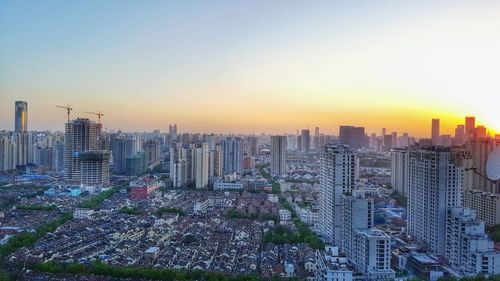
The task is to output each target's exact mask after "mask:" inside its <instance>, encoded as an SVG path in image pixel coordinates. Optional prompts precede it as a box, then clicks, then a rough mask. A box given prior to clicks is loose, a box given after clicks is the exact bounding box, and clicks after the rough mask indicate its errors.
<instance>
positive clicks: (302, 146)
mask: <svg viewBox="0 0 500 281" xmlns="http://www.w3.org/2000/svg"><path fill="white" fill-rule="evenodd" d="M297 147H298V149H299V151H301V152H303V153H309V150H310V149H311V133H310V132H309V130H308V129H303V130H302V131H301V132H300V135H299V136H298V137H297Z"/></svg>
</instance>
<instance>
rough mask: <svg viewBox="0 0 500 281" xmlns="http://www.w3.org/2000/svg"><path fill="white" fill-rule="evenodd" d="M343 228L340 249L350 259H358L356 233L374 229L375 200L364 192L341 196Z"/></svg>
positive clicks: (356, 191) (357, 191) (354, 191)
mask: <svg viewBox="0 0 500 281" xmlns="http://www.w3.org/2000/svg"><path fill="white" fill-rule="evenodd" d="M341 205H342V209H341V210H342V215H341V216H342V224H341V225H342V228H341V239H340V242H341V244H340V245H339V246H340V249H341V250H342V251H343V252H344V253H345V254H346V255H347V258H348V259H351V260H352V259H354V258H356V253H355V248H354V245H353V243H354V242H355V241H354V232H355V231H356V230H361V229H370V228H372V227H373V220H374V215H375V210H374V203H373V198H370V197H367V196H366V194H365V192H364V191H363V190H353V191H352V194H351V193H344V194H342V195H341Z"/></svg>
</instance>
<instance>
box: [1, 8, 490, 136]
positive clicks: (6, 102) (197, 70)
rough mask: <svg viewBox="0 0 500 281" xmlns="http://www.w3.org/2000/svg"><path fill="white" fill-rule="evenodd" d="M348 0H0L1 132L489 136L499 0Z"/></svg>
mask: <svg viewBox="0 0 500 281" xmlns="http://www.w3.org/2000/svg"><path fill="white" fill-rule="evenodd" d="M347 2H349V3H347ZM352 2H354V1H338V2H337V1H331V0H330V1H273V0H262V1H256V0H252V1H234V0H228V1H164V0H161V1H160V0H158V1H152V0H151V1H150V0H144V1H139V0H137V1H124V0H116V1H111V0H105V1H103V0H95V1H90V0H86V1H67V0H61V1H39V0H37V1H0V130H2V129H7V130H11V129H13V124H14V101H16V100H25V101H27V102H28V106H29V115H28V118H29V120H28V126H29V129H30V130H44V129H51V130H54V129H58V130H62V129H63V123H64V122H65V118H66V113H65V112H64V110H62V109H58V108H56V107H55V105H56V104H60V105H67V104H70V105H71V106H73V107H74V108H75V110H74V111H73V115H72V116H73V117H78V116H81V117H91V118H94V117H93V116H91V115H88V114H85V113H84V112H85V111H97V110H100V111H102V112H104V114H105V116H104V117H103V122H104V123H105V127H107V128H108V130H117V129H122V130H125V131H149V130H153V129H160V130H161V131H166V130H167V129H168V124H169V123H177V124H178V126H179V127H180V131H183V132H184V131H190V132H243V133H247V132H249V133H261V132H268V133H282V132H294V131H295V130H297V129H301V128H306V127H309V128H311V129H314V127H315V126H319V127H320V128H321V130H322V131H323V132H326V133H335V134H336V133H337V132H338V126H339V125H342V124H346V125H357V126H365V127H366V128H367V131H368V132H377V133H378V134H380V131H381V128H382V127H387V129H388V131H389V132H391V131H399V132H409V133H410V134H412V135H416V136H429V135H430V126H431V118H433V117H434V118H436V117H438V118H441V120H442V121H441V122H442V125H441V126H442V133H452V129H453V128H454V127H455V125H456V124H458V123H463V117H464V116H465V115H474V116H476V118H477V122H478V123H480V124H484V125H485V126H487V127H489V128H492V129H494V130H496V131H497V132H500V112H499V111H500V1H412V3H410V1H356V3H352Z"/></svg>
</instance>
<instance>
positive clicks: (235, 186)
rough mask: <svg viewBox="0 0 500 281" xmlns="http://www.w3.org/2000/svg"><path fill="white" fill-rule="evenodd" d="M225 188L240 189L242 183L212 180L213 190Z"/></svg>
mask: <svg viewBox="0 0 500 281" xmlns="http://www.w3.org/2000/svg"><path fill="white" fill-rule="evenodd" d="M225 189H233V190H240V189H243V183H242V182H224V181H216V182H214V190H225Z"/></svg>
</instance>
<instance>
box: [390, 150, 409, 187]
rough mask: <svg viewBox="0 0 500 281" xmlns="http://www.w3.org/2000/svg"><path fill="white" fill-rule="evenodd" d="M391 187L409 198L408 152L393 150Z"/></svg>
mask: <svg viewBox="0 0 500 281" xmlns="http://www.w3.org/2000/svg"><path fill="white" fill-rule="evenodd" d="M391 185H392V188H394V190H396V191H397V192H398V193H399V194H401V195H404V196H408V150H406V149H393V150H391Z"/></svg>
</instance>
